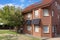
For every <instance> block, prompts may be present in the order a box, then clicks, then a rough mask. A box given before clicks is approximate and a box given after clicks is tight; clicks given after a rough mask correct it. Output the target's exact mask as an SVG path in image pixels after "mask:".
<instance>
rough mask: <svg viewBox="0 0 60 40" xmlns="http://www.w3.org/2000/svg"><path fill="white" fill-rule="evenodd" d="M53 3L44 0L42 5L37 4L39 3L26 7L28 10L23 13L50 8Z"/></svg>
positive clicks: (51, 0) (50, 0)
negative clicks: (39, 8)
mask: <svg viewBox="0 0 60 40" xmlns="http://www.w3.org/2000/svg"><path fill="white" fill-rule="evenodd" d="M51 3H53V0H42V2H41V3H39V2H37V3H34V4H32V5H30V6H28V7H26V8H25V9H24V10H23V13H26V12H29V11H31V10H33V9H35V8H38V7H45V6H49V5H50V4H51Z"/></svg>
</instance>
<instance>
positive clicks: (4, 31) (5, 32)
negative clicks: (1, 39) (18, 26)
mask: <svg viewBox="0 0 60 40" xmlns="http://www.w3.org/2000/svg"><path fill="white" fill-rule="evenodd" d="M0 34H17V33H16V32H13V31H10V30H0Z"/></svg>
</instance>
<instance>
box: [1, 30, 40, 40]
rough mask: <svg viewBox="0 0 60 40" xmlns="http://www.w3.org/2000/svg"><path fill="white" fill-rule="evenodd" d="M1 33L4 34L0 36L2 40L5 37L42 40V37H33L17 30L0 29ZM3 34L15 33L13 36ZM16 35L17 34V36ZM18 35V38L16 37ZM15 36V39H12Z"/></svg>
mask: <svg viewBox="0 0 60 40" xmlns="http://www.w3.org/2000/svg"><path fill="white" fill-rule="evenodd" d="M0 34H1V35H2V36H0V40H2V39H4V40H17V39H16V38H18V39H19V40H20V39H23V40H40V38H35V37H31V36H27V35H23V34H18V33H16V32H13V31H10V30H0ZM3 34H14V35H13V36H11V35H5V36H4V35H3ZM15 35H16V36H15ZM14 37H16V38H14ZM12 38H14V39H12Z"/></svg>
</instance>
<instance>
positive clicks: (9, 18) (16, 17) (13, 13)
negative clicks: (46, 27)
mask: <svg viewBox="0 0 60 40" xmlns="http://www.w3.org/2000/svg"><path fill="white" fill-rule="evenodd" d="M1 18H2V19H3V20H6V21H5V22H6V25H10V26H14V27H18V26H21V25H22V24H23V15H22V12H21V8H19V7H18V8H15V7H14V6H8V5H7V6H5V7H4V8H3V10H2V11H1Z"/></svg>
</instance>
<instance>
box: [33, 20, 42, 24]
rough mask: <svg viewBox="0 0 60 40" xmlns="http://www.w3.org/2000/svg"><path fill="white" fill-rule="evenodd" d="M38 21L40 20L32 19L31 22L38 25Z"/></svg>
mask: <svg viewBox="0 0 60 40" xmlns="http://www.w3.org/2000/svg"><path fill="white" fill-rule="evenodd" d="M40 21H41V20H40V19H33V20H32V24H37V25H38V24H40Z"/></svg>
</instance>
